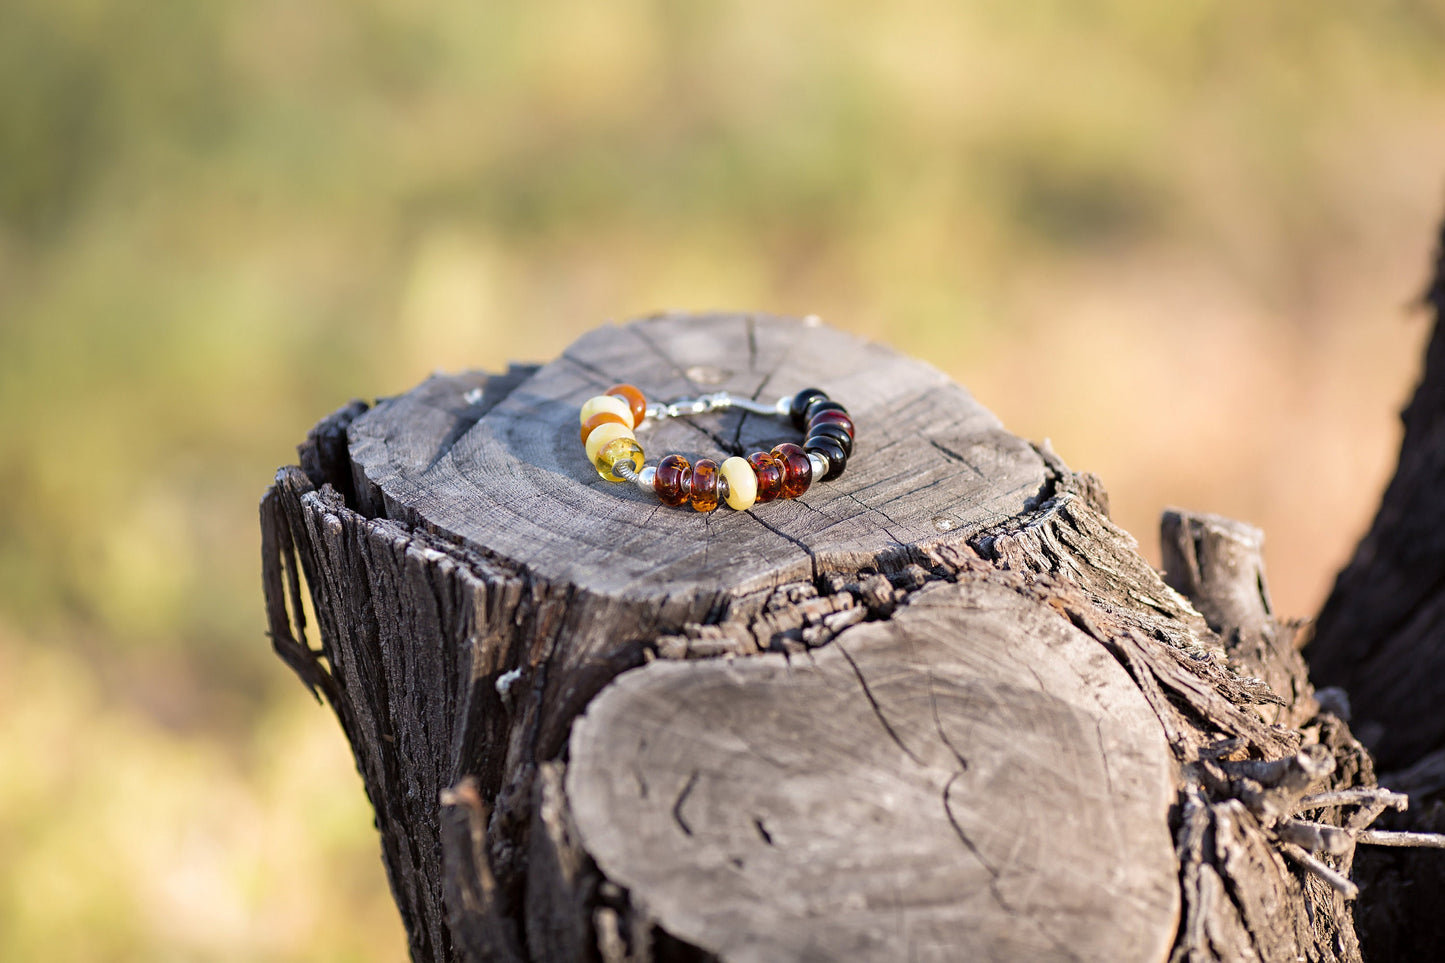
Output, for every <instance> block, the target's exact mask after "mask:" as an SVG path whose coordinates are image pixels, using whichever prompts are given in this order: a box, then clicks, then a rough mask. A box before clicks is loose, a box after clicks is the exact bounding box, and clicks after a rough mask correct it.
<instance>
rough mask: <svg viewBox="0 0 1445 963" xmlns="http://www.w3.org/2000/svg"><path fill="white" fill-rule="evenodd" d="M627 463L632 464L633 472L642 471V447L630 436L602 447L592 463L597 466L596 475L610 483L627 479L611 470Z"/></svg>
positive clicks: (613, 440) (617, 439) (616, 439)
mask: <svg viewBox="0 0 1445 963" xmlns="http://www.w3.org/2000/svg"><path fill="white" fill-rule="evenodd" d="M593 434H594V435H595V434H597V432H595V431H594V432H593ZM627 461H630V462H632V470H633V471H642V462H643V461H644V459H643V456H642V446H641V445H639V444H638V443H637V439H635V438H633V437H631V436H630V435H629V436H628V437H626V438H614V439H612V440H611V441H609V442H608V443H607V444H605V445H603V446H602V450H601V451H599V452H598V453H597V457H596V458H595V459H593V461H592V463H593V464H594V465H596V466H597V474H599V475H601V476H602V477H603V478H605V479H607V480H608V481H610V482H620V481H627V479H626V478H623V477H622V476H621V475H619V474H617V473H616V472H615V471H613V470H612V469H613V468H615V467H616V466H617V465H619V464H621V463H622V462H627Z"/></svg>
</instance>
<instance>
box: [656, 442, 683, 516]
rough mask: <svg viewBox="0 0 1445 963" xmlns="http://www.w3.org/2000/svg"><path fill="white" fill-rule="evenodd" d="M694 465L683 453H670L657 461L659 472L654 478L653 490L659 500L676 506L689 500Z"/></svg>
mask: <svg viewBox="0 0 1445 963" xmlns="http://www.w3.org/2000/svg"><path fill="white" fill-rule="evenodd" d="M691 484H692V466H691V465H690V464H688V461H687V459H686V458H684V457H682V456H681V455H668V456H667V457H666V458H664V459H663V460H662V461H660V462H658V463H657V474H656V475H655V476H653V479H652V490H653V491H655V492H657V500H658V501H660V502H662V503H663V504H664V505H671V506H673V507H674V508H676V507H677V506H678V505H681V504H682V503H683V502H685V501H687V499H688V496H689V495H690V494H691V487H690V486H691Z"/></svg>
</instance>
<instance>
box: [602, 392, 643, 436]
mask: <svg viewBox="0 0 1445 963" xmlns="http://www.w3.org/2000/svg"><path fill="white" fill-rule="evenodd" d="M603 394H608V395H613V396H615V397H618V398H621V399H622V400H624V401H626V402H627V407H628V408H631V409H632V424H631V426H630V427H632V428H636V427H637V426H638V425H640V424H642V419H644V418H646V417H647V399H646V398H645V397H643V394H642V392H640V391H638V390H637V388H636V386H634V385H613V386H612V387H611V388H608V389H607V390H606V391H604V392H603Z"/></svg>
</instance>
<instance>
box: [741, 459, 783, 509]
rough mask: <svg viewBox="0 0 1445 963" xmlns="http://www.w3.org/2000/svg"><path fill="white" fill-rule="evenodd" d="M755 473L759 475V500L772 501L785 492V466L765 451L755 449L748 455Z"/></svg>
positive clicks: (749, 462)
mask: <svg viewBox="0 0 1445 963" xmlns="http://www.w3.org/2000/svg"><path fill="white" fill-rule="evenodd" d="M748 464H749V465H752V466H753V474H755V475H757V476H758V501H760V502H770V501H772V500H773V499H774V498H777V497H778V496H779V495H781V494H782V493H783V466H782V463H781V462H779V461H778V460H777V459H776V458H774V457H773V456H772V455H770V454H768V453H767V452H765V451H755V452H753V453H752V454H751V455H749V456H748Z"/></svg>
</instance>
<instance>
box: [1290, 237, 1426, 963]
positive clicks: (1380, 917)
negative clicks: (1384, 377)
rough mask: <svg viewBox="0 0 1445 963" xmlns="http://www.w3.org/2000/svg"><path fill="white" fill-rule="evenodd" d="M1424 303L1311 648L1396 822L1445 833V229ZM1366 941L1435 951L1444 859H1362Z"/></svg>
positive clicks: (1316, 669)
mask: <svg viewBox="0 0 1445 963" xmlns="http://www.w3.org/2000/svg"><path fill="white" fill-rule="evenodd" d="M1424 301H1425V303H1426V305H1428V306H1429V308H1430V309H1431V310H1432V312H1433V314H1434V323H1435V327H1434V331H1433V333H1432V335H1431V338H1430V344H1429V347H1428V348H1427V349H1426V353H1425V370H1424V373H1423V375H1422V376H1421V379H1420V384H1419V386H1418V387H1417V388H1416V390H1415V395H1414V397H1413V399H1412V400H1411V401H1410V404H1409V405H1408V406H1407V407H1406V408H1405V411H1404V414H1403V420H1404V423H1405V437H1404V440H1403V441H1402V442H1401V445H1400V459H1399V464H1398V466H1397V467H1396V470H1395V477H1394V478H1393V479H1392V480H1391V481H1390V485H1389V487H1388V488H1387V489H1386V490H1385V495H1384V498H1383V499H1382V501H1381V503H1380V508H1379V511H1378V512H1377V513H1376V515H1375V520H1374V523H1373V524H1372V525H1371V527H1370V531H1369V532H1368V533H1367V534H1366V535H1365V537H1364V538H1363V539H1362V540H1361V541H1360V544H1359V547H1358V548H1357V549H1356V550H1355V555H1354V557H1353V558H1352V559H1351V560H1350V563H1349V565H1347V566H1346V567H1345V569H1344V570H1343V571H1342V572H1340V574H1339V577H1338V578H1337V579H1336V581H1335V585H1334V589H1333V591H1331V593H1330V596H1329V598H1328V599H1327V600H1326V602H1325V606H1324V608H1323V610H1321V612H1320V617H1319V623H1318V625H1317V627H1316V629H1315V632H1314V637H1313V639H1312V641H1311V642H1310V644H1309V647H1308V649H1307V652H1308V653H1309V657H1310V666H1311V671H1312V673H1313V676H1314V678H1315V679H1316V681H1318V682H1319V683H1320V684H1322V685H1327V686H1335V687H1342V688H1343V689H1345V690H1346V691H1348V693H1349V700H1350V707H1351V709H1352V710H1353V712H1354V715H1355V718H1356V720H1357V726H1358V728H1359V730H1360V733H1361V736H1362V737H1363V738H1364V740H1365V741H1366V742H1367V743H1368V744H1369V746H1370V749H1371V750H1372V751H1373V752H1374V753H1375V754H1376V755H1377V757H1378V758H1379V761H1380V765H1381V768H1382V769H1383V770H1385V772H1386V774H1385V775H1384V776H1382V777H1381V781H1382V782H1383V783H1385V784H1386V785H1387V786H1389V787H1391V788H1394V789H1398V790H1400V791H1401V792H1407V793H1409V794H1410V796H1411V798H1412V800H1414V801H1415V802H1416V805H1414V806H1413V807H1412V808H1411V810H1410V812H1408V813H1403V814H1399V815H1395V816H1393V817H1392V820H1391V822H1390V823H1389V824H1388V825H1389V826H1390V828H1392V829H1396V830H1415V831H1424V832H1431V833H1442V832H1445V714H1442V713H1441V711H1440V707H1441V705H1442V704H1445V488H1442V487H1441V484H1440V480H1441V478H1442V476H1445V227H1442V229H1441V235H1440V245H1439V248H1438V250H1437V254H1436V264H1435V275H1434V279H1433V280H1432V282H1431V283H1430V285H1429V288H1428V290H1427V291H1426V294H1425V298H1424ZM1360 870H1361V876H1362V878H1363V879H1364V880H1365V881H1367V882H1368V883H1369V884H1370V886H1369V892H1368V894H1367V895H1368V897H1369V898H1368V899H1367V900H1366V901H1365V905H1364V906H1363V907H1362V914H1361V915H1362V929H1363V931H1364V933H1365V935H1366V946H1367V947H1368V948H1369V949H1370V950H1371V952H1372V955H1374V956H1376V957H1377V958H1380V959H1428V958H1430V957H1431V956H1436V955H1438V954H1439V952H1440V946H1441V945H1442V941H1445V858H1442V856H1441V854H1440V853H1437V852H1412V851H1409V850H1400V849H1395V850H1387V851H1379V850H1377V851H1375V852H1373V853H1372V854H1371V856H1370V858H1369V860H1368V861H1363V862H1362V864H1361V867H1360Z"/></svg>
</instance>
